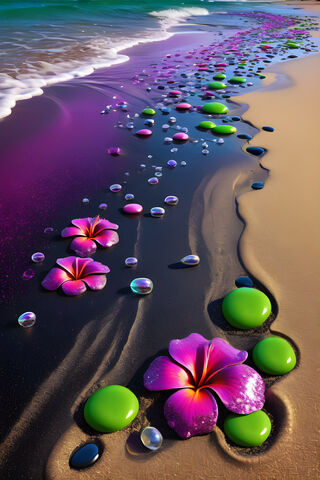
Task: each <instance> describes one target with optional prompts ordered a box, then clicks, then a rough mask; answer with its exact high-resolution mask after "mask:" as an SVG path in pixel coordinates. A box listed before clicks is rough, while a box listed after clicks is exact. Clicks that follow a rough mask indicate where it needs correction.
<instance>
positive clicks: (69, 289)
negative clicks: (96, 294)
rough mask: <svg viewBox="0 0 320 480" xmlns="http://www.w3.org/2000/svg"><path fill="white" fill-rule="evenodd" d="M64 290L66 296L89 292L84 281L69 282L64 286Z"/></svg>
mask: <svg viewBox="0 0 320 480" xmlns="http://www.w3.org/2000/svg"><path fill="white" fill-rule="evenodd" d="M62 290H63V291H64V293H65V294H66V295H69V296H73V295H80V294H81V293H84V292H85V291H86V290H87V287H86V286H85V284H84V283H83V281H82V280H69V281H68V282H65V283H63V284H62Z"/></svg>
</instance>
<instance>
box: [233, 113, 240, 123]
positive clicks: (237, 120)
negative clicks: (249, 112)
mask: <svg viewBox="0 0 320 480" xmlns="http://www.w3.org/2000/svg"><path fill="white" fill-rule="evenodd" d="M231 120H233V121H234V122H240V120H241V117H238V116H237V115H236V116H235V117H231Z"/></svg>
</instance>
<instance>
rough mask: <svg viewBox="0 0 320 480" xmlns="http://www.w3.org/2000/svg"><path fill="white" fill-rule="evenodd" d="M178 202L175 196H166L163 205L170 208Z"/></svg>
mask: <svg viewBox="0 0 320 480" xmlns="http://www.w3.org/2000/svg"><path fill="white" fill-rule="evenodd" d="M178 202H179V198H178V197H176V196H175V195H168V196H167V197H166V198H165V199H164V203H166V204H167V205H170V206H175V205H178Z"/></svg>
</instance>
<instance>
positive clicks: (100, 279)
mask: <svg viewBox="0 0 320 480" xmlns="http://www.w3.org/2000/svg"><path fill="white" fill-rule="evenodd" d="M57 264H58V265H59V267H54V268H53V269H52V270H50V272H49V273H48V275H47V276H46V277H45V278H44V280H43V281H42V282H41V285H42V286H43V287H44V288H46V289H47V290H57V289H58V288H59V287H60V286H61V288H62V290H63V291H64V293H65V294H66V295H80V294H81V293H84V292H85V291H86V290H87V286H88V287H90V288H91V290H101V289H102V288H104V287H105V285H106V283H107V278H106V273H108V272H110V269H109V267H107V266H106V265H103V264H102V263H100V262H94V261H93V260H92V258H79V257H65V258H58V259H57Z"/></svg>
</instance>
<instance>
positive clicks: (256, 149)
mask: <svg viewBox="0 0 320 480" xmlns="http://www.w3.org/2000/svg"><path fill="white" fill-rule="evenodd" d="M246 150H247V152H248V153H251V155H255V156H256V157H259V155H262V154H263V153H264V148H261V147H247V148H246Z"/></svg>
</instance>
